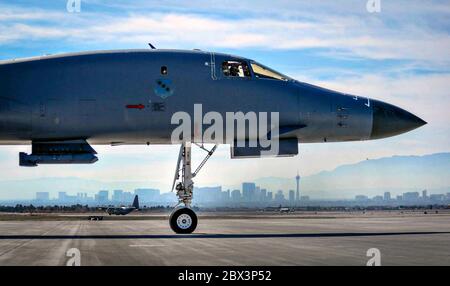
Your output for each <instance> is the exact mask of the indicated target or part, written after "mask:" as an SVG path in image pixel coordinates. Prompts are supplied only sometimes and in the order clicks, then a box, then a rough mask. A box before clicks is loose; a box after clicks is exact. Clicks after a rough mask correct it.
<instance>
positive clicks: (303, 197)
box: [300, 196, 309, 202]
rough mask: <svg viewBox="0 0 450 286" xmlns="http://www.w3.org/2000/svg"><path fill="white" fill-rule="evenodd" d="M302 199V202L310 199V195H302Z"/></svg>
mask: <svg viewBox="0 0 450 286" xmlns="http://www.w3.org/2000/svg"><path fill="white" fill-rule="evenodd" d="M300 200H301V201H302V202H306V201H309V196H301V197H300Z"/></svg>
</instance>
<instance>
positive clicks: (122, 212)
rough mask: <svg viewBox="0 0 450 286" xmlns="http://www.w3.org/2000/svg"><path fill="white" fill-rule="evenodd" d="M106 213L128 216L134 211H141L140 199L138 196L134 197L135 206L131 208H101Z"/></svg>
mask: <svg viewBox="0 0 450 286" xmlns="http://www.w3.org/2000/svg"><path fill="white" fill-rule="evenodd" d="M101 209H102V210H104V211H106V212H107V213H108V214H109V215H113V214H114V215H127V214H129V213H131V212H132V211H134V210H139V197H138V195H136V196H134V200H133V204H132V205H131V206H129V207H125V206H122V207H104V208H101Z"/></svg>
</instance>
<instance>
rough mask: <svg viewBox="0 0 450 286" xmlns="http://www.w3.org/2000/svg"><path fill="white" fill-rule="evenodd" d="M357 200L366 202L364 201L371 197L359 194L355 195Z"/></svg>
mask: <svg viewBox="0 0 450 286" xmlns="http://www.w3.org/2000/svg"><path fill="white" fill-rule="evenodd" d="M355 200H356V201H358V202H364V201H368V200H369V197H368V196H365V195H357V196H355Z"/></svg>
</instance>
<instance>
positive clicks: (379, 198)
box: [373, 196, 383, 202]
mask: <svg viewBox="0 0 450 286" xmlns="http://www.w3.org/2000/svg"><path fill="white" fill-rule="evenodd" d="M373 200H374V201H375V202H381V201H382V200H383V197H382V196H375V197H373Z"/></svg>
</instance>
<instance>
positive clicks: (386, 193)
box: [383, 192, 391, 201]
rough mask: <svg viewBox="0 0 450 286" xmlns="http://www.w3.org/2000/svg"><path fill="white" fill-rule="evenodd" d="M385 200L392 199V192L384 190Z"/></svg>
mask: <svg viewBox="0 0 450 286" xmlns="http://www.w3.org/2000/svg"><path fill="white" fill-rule="evenodd" d="M383 198H384V200H385V201H390V200H391V193H390V192H384V196H383Z"/></svg>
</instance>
